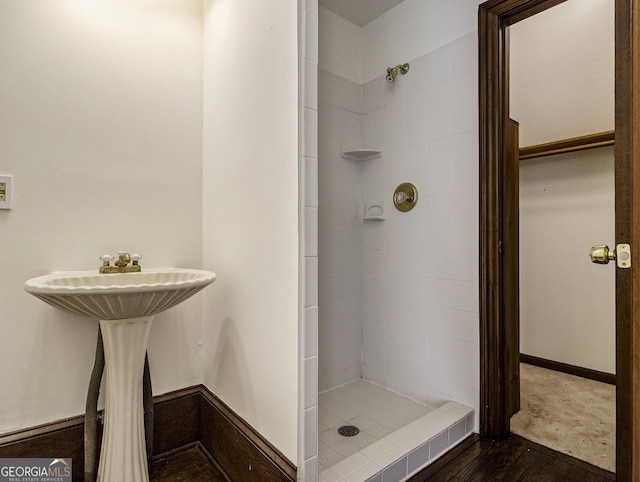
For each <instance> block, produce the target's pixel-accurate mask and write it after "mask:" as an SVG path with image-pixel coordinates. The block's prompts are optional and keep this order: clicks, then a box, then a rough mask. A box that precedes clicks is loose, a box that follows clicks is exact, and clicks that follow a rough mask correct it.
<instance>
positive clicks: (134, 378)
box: [25, 268, 216, 482]
mask: <svg viewBox="0 0 640 482" xmlns="http://www.w3.org/2000/svg"><path fill="white" fill-rule="evenodd" d="M215 279H216V275H215V273H212V272H210V271H202V270H193V269H179V268H165V269H146V270H145V271H143V272H139V273H118V274H98V273H97V272H96V271H68V272H58V273H52V274H50V275H47V276H41V277H38V278H33V279H30V280H29V281H27V282H26V283H25V290H26V291H27V292H29V293H31V294H32V295H34V296H35V297H37V298H39V299H41V300H42V301H44V302H45V303H48V304H50V305H52V306H55V307H56V308H60V309H62V310H65V311H68V312H71V313H75V314H78V315H84V316H88V317H91V318H94V319H96V320H99V322H100V330H101V332H102V337H103V342H104V357H105V366H106V369H105V376H106V390H105V395H106V397H105V409H104V431H103V437H102V448H101V451H100V464H99V467H98V481H101V482H125V481H126V482H146V481H148V480H149V473H148V469H147V454H146V446H145V433H144V413H143V407H142V376H143V370H144V364H145V356H146V349H147V341H148V339H149V331H150V330H151V324H152V323H153V318H154V315H156V314H157V313H160V312H162V311H164V310H167V309H169V308H171V307H173V306H175V305H177V304H178V303H181V302H182V301H184V300H186V299H187V298H189V297H191V296H192V295H194V294H195V293H197V292H198V291H200V290H201V289H203V288H204V287H206V286H207V285H209V284H211V283H213V282H214V281H215Z"/></svg>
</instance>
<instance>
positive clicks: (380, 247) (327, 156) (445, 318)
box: [301, 1, 479, 481]
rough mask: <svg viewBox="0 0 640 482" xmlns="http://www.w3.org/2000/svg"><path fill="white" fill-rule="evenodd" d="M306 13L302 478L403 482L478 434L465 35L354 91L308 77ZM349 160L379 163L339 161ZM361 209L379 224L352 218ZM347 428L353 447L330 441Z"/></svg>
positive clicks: (311, 59)
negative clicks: (408, 201) (362, 151)
mask: <svg viewBox="0 0 640 482" xmlns="http://www.w3.org/2000/svg"><path fill="white" fill-rule="evenodd" d="M309 3H313V4H314V5H309ZM306 8H307V10H306V11H305V18H304V21H303V22H301V23H303V24H304V25H303V29H304V32H305V35H304V40H303V43H304V52H305V60H304V74H303V79H304V80H303V91H304V92H303V95H302V96H301V98H302V99H303V102H304V121H303V128H302V131H303V135H304V142H303V145H304V153H303V154H304V155H303V156H302V160H303V164H304V176H303V177H304V189H303V192H304V196H303V197H304V202H305V206H304V225H305V237H307V238H313V237H314V234H315V232H314V229H313V228H314V226H313V225H314V224H315V222H316V220H317V245H316V244H314V241H312V240H310V239H306V241H305V249H306V251H305V256H306V257H305V269H306V273H305V274H306V276H305V280H306V288H307V289H306V299H305V306H306V308H305V328H306V329H307V331H306V333H305V336H304V343H303V344H302V345H303V346H304V357H305V358H304V368H305V370H304V377H305V378H304V384H305V387H306V389H305V393H306V396H305V403H304V406H305V409H306V410H305V416H304V421H305V437H304V440H305V442H304V443H305V452H304V454H305V459H306V460H307V463H306V464H305V469H306V470H305V472H306V474H305V479H304V480H309V481H311V480H315V478H314V477H315V476H314V474H312V473H311V472H313V471H314V470H313V469H314V468H315V467H317V468H318V473H319V474H320V475H319V479H320V480H325V481H338V480H352V481H354V480H361V481H365V480H382V477H383V474H386V475H385V479H384V480H404V478H406V477H407V475H409V474H410V473H411V472H412V471H415V470H417V468H418V467H420V466H422V465H424V464H425V463H428V462H429V461H430V460H433V459H434V458H435V457H437V456H439V455H440V454H441V453H443V451H446V449H447V448H448V447H450V446H452V445H454V444H455V443H457V441H459V440H460V439H461V438H463V437H464V436H466V434H468V433H470V432H471V431H473V430H475V429H476V424H477V418H476V417H475V416H474V413H473V409H477V407H478V393H479V388H478V386H479V382H478V378H479V362H478V357H479V345H478V282H477V280H478V275H477V273H478V239H477V223H478V203H477V199H478V167H477V166H478V160H477V159H478V154H477V145H478V144H477V117H478V114H477V65H476V62H477V40H476V33H475V32H472V33H469V34H467V35H464V36H462V37H460V38H457V39H455V40H454V41H452V42H449V43H446V44H444V45H441V46H439V47H437V48H435V49H431V50H429V49H428V48H427V50H426V53H425V54H424V55H422V56H420V57H418V58H414V59H407V58H399V59H397V60H398V62H399V63H404V62H409V64H410V70H409V72H408V73H407V74H406V75H398V76H397V78H396V81H395V82H394V83H387V82H386V81H385V74H386V72H385V71H384V70H382V71H381V72H380V75H379V76H378V77H376V78H374V79H373V80H370V81H367V82H366V83H364V84H359V83H357V82H353V81H351V80H347V79H345V78H343V77H341V76H340V75H338V74H337V73H335V72H331V71H330V70H329V69H327V68H324V66H323V59H322V58H320V59H319V65H318V63H317V62H318V57H317V55H318V51H317V42H318V39H317V36H318V32H319V35H320V37H322V36H323V35H332V34H335V32H330V31H326V30H323V28H324V27H323V23H322V18H323V15H322V13H323V12H322V10H318V9H317V6H316V5H315V1H307V2H306ZM365 48H366V46H365ZM315 89H317V91H316V90H315ZM316 95H317V97H316ZM355 148H375V149H379V150H380V151H381V156H380V157H377V158H373V159H370V160H362V161H358V160H352V159H345V158H343V156H342V153H343V151H345V150H349V149H355ZM315 176H317V190H316V185H314V182H315V181H316V179H315ZM402 182H411V183H413V184H415V185H416V187H417V188H418V191H419V199H418V203H417V206H416V207H415V209H413V210H412V211H410V212H408V213H401V212H399V211H397V210H396V209H395V208H394V206H393V197H392V196H393V192H394V189H395V188H396V186H397V185H399V184H400V183H402ZM372 204H375V205H381V206H382V207H383V209H384V213H383V215H382V216H380V217H382V218H384V220H375V221H374V220H371V221H369V220H364V219H363V218H364V215H365V209H366V207H367V206H370V205H372ZM316 208H317V209H316ZM310 210H313V212H310ZM310 215H311V217H309V216H310ZM311 221H313V222H311ZM310 254H313V255H316V254H317V259H316V258H315V257H311V256H310ZM316 263H317V264H316ZM316 269H317V271H316ZM316 273H317V299H315V294H316V293H315V292H312V291H313V288H315V282H316V279H314V276H315V275H316ZM310 288H311V289H310ZM309 300H311V301H309ZM316 302H317V306H316V304H315V303H316ZM316 322H317V339H316V338H315V333H314V329H315V323H316ZM315 343H317V351H315V347H316V345H315ZM316 369H317V372H316V371H315V370H316ZM316 373H317V375H316ZM316 376H317V382H318V390H319V392H320V393H319V395H315V393H317V392H315V388H316V387H314V386H311V385H313V384H314V382H315V378H316ZM380 390H382V392H380ZM451 401H454V403H450V402H451ZM315 403H317V405H315ZM469 407H470V408H469ZM398 413H405V414H410V415H411V416H409V417H408V418H407V420H399V418H402V417H398V416H397V415H398ZM316 417H317V423H318V425H317V428H318V432H317V434H316V433H314V432H315V431H314V430H313V429H314V428H315V427H313V425H314V423H315V420H316ZM352 423H353V424H354V425H356V426H358V429H359V430H360V433H359V434H358V435H356V436H355V437H352V438H349V439H347V438H344V439H341V438H339V437H340V436H339V435H336V431H337V428H338V427H339V426H341V425H349V424H352ZM398 424H399V425H398ZM442 424H445V425H442ZM434 430H435V431H434ZM316 435H317V438H316ZM316 455H317V458H316V457H315V456H316Z"/></svg>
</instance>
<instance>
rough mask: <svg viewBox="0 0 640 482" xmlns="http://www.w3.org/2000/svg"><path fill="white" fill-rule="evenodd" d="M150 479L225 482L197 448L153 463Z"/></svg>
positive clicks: (160, 481) (172, 481)
mask: <svg viewBox="0 0 640 482" xmlns="http://www.w3.org/2000/svg"><path fill="white" fill-rule="evenodd" d="M150 479H151V480H150V482H179V481H184V482H226V479H225V478H224V477H223V476H222V475H220V473H219V472H218V470H217V469H216V468H215V467H214V466H213V464H212V463H211V462H210V461H209V459H208V458H207V457H206V456H205V455H204V454H203V453H202V451H201V450H200V448H199V447H197V446H194V447H191V448H189V449H186V450H182V451H180V452H176V453H174V454H171V455H169V456H167V457H164V458H162V459H160V460H157V461H155V462H154V463H153V471H152V473H151V477H150Z"/></svg>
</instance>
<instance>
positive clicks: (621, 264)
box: [616, 243, 631, 269]
mask: <svg viewBox="0 0 640 482" xmlns="http://www.w3.org/2000/svg"><path fill="white" fill-rule="evenodd" d="M616 264H617V265H618V268H624V269H628V268H631V246H629V245H628V244H625V243H622V244H618V245H616Z"/></svg>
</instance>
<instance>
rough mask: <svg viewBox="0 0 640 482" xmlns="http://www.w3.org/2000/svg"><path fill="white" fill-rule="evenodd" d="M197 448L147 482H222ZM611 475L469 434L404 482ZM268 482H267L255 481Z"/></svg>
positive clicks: (553, 481)
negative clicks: (407, 481)
mask: <svg viewBox="0 0 640 482" xmlns="http://www.w3.org/2000/svg"><path fill="white" fill-rule="evenodd" d="M225 480H226V479H225V478H224V477H223V476H222V475H220V473H219V472H218V471H217V469H216V468H215V467H214V466H213V464H212V463H211V462H210V461H209V459H208V458H207V457H206V456H205V455H204V454H203V453H202V451H201V450H200V448H199V447H197V446H196V447H192V448H189V449H187V450H184V451H181V452H178V453H175V454H172V455H170V456H168V457H165V458H163V459H161V460H158V461H156V462H155V463H154V465H153V474H152V475H151V482H178V481H185V482H187V481H188V482H225ZM614 480H616V478H615V475H614V474H612V473H610V472H607V471H605V470H602V469H599V468H598V467H594V466H593V465H589V464H587V463H585V462H582V461H580V460H578V459H574V458H573V457H569V456H568V455H564V454H561V453H559V452H555V451H553V450H551V449H548V448H546V447H543V446H541V445H538V444H536V443H533V442H530V441H528V440H525V439H523V438H521V437H518V436H517V435H514V436H512V437H511V438H510V439H508V440H504V441H501V442H494V441H492V440H488V439H482V438H480V437H479V436H478V435H473V436H471V437H469V438H468V439H466V440H465V441H464V442H462V443H461V444H460V445H458V446H457V447H456V448H454V449H453V450H451V451H450V452H449V453H447V454H446V455H444V456H443V457H442V458H440V459H438V460H437V461H436V462H434V463H433V464H431V465H430V466H429V467H427V468H426V469H424V470H423V471H422V472H420V473H419V474H417V475H415V476H413V477H412V478H411V479H410V480H409V482H427V481H428V482H481V481H488V482H493V481H504V482H560V481H561V482H606V481H614ZM255 482H268V481H255Z"/></svg>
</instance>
